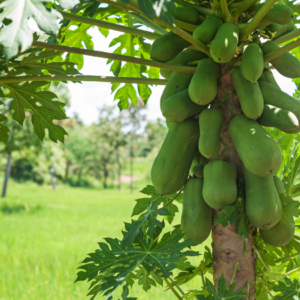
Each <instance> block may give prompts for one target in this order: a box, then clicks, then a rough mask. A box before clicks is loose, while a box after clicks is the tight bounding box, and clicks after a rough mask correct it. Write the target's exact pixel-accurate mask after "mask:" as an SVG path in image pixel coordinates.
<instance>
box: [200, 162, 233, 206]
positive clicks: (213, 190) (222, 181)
mask: <svg viewBox="0 0 300 300" xmlns="http://www.w3.org/2000/svg"><path fill="white" fill-rule="evenodd" d="M237 195H238V194H237V184H236V168H235V166H234V165H233V164H231V163H229V162H227V161H221V160H214V161H212V162H209V163H208V164H207V165H205V167H204V185H203V198H204V201H205V202H206V203H207V204H208V205H209V206H210V207H211V208H212V209H223V208H224V207H225V206H228V205H231V204H233V203H234V202H235V200H236V199H237Z"/></svg>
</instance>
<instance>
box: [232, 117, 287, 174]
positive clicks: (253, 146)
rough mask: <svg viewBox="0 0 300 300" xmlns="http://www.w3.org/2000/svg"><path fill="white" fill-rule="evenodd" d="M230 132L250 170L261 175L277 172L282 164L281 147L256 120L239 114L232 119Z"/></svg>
mask: <svg viewBox="0 0 300 300" xmlns="http://www.w3.org/2000/svg"><path fill="white" fill-rule="evenodd" d="M228 132H229V135H230V137H231V140H232V142H233V144H234V146H235V148H236V150H237V152H238V154H239V156H240V158H241V159H242V162H243V163H244V165H245V167H246V168H247V169H248V170H249V171H250V172H252V173H253V174H255V175H256V176H261V177H264V176H268V175H271V174H274V173H276V171H277V170H278V169H279V167H280V165H281V160H282V153H281V149H280V147H279V146H278V144H277V143H276V142H275V141H274V140H273V139H272V137H271V136H270V134H269V133H268V132H267V131H266V130H264V129H263V128H262V127H261V126H260V125H259V124H258V123H257V122H256V121H253V120H249V119H248V118H247V117H246V116H244V115H238V116H236V117H234V118H233V119H232V120H231V121H230V123H229V125H228Z"/></svg>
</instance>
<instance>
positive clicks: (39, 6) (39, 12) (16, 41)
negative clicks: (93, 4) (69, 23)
mask: <svg viewBox="0 0 300 300" xmlns="http://www.w3.org/2000/svg"><path fill="white" fill-rule="evenodd" d="M49 2H51V3H53V2H54V1H53V0H50V1H49ZM0 9H2V10H3V11H2V12H1V14H0V22H3V21H4V20H5V19H9V20H11V21H12V22H11V23H10V24H8V25H7V26H4V27H3V28H2V29H1V35H0V44H2V45H3V53H4V54H5V56H6V59H7V60H9V59H11V58H12V57H14V56H15V55H17V54H18V52H19V48H20V50H21V51H24V50H26V49H27V48H28V47H30V46H31V44H32V41H33V33H32V30H31V29H30V28H29V27H28V23H27V20H28V19H29V18H30V17H33V19H34V20H35V21H36V23H37V25H38V26H39V28H40V29H41V30H43V31H45V32H46V33H47V34H49V35H57V33H58V30H59V26H58V22H57V21H58V19H63V18H62V16H61V14H60V13H59V12H58V11H56V10H51V11H49V10H47V9H46V8H45V4H44V1H43V0H30V1H29V0H6V1H3V2H2V3H1V4H0Z"/></svg>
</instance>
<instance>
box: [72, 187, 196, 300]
mask: <svg viewBox="0 0 300 300" xmlns="http://www.w3.org/2000/svg"><path fill="white" fill-rule="evenodd" d="M151 190H153V188H152V187H148V188H147V189H146V190H145V191H144V193H146V194H149V193H150V191H151ZM162 201H163V199H162V197H160V196H158V195H157V193H153V194H152V201H151V203H150V204H149V205H148V208H147V211H146V213H145V214H143V215H142V216H141V219H140V221H133V220H132V222H131V223H125V231H123V240H122V241H121V240H118V239H111V238H106V239H105V243H103V242H101V243H99V247H100V250H99V249H98V250H96V252H95V253H91V254H89V257H87V258H86V259H85V260H84V261H83V264H84V265H82V266H81V267H79V268H80V269H83V271H80V272H79V273H78V277H77V280H76V281H83V280H86V279H87V280H88V281H91V280H94V281H93V282H92V284H91V286H90V292H89V295H91V296H92V298H91V299H94V298H95V296H96V295H97V294H98V293H104V295H106V296H108V297H109V296H110V295H111V294H112V293H113V292H114V291H115V290H116V288H117V287H118V286H120V285H123V284H129V285H132V284H133V281H134V279H137V280H138V284H140V285H142V286H143V288H144V289H146V290H148V289H149V288H150V287H151V285H155V281H156V282H158V283H161V281H162V279H161V278H168V277H170V276H171V275H172V274H173V273H172V271H173V270H174V269H175V268H176V267H177V266H176V263H177V262H179V261H180V258H182V257H186V256H195V255H198V253H197V252H195V251H185V252H183V249H185V248H186V247H189V246H191V245H193V242H192V241H191V240H186V241H184V242H180V240H181V239H182V237H183V236H184V233H182V231H181V230H180V228H179V227H178V226H176V227H175V229H174V230H173V231H171V232H167V233H165V234H164V235H162V237H161V238H160V239H159V236H160V234H161V232H162V229H163V227H164V221H158V220H157V217H158V216H159V215H166V214H168V210H167V209H166V208H165V207H161V208H158V206H159V205H160V204H161V203H162ZM151 277H152V279H151Z"/></svg>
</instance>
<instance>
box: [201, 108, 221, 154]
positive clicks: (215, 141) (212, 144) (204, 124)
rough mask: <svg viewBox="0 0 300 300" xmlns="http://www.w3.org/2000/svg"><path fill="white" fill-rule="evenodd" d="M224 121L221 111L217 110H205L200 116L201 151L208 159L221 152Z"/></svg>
mask: <svg viewBox="0 0 300 300" xmlns="http://www.w3.org/2000/svg"><path fill="white" fill-rule="evenodd" d="M223 121H224V118H223V115H222V113H221V111H220V110H218V109H216V108H210V109H204V110H203V111H202V112H201V114H200V117H199V125H200V139H199V151H200V153H201V154H202V155H203V156H204V157H206V158H212V157H214V156H216V155H217V154H218V152H219V151H220V148H221V141H220V134H221V129H222V125H223Z"/></svg>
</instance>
